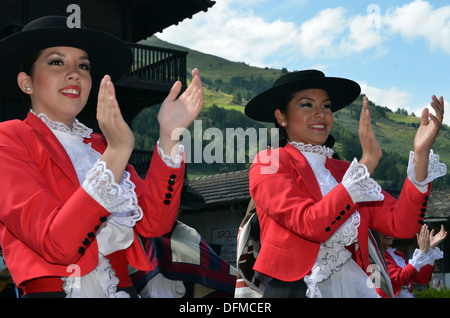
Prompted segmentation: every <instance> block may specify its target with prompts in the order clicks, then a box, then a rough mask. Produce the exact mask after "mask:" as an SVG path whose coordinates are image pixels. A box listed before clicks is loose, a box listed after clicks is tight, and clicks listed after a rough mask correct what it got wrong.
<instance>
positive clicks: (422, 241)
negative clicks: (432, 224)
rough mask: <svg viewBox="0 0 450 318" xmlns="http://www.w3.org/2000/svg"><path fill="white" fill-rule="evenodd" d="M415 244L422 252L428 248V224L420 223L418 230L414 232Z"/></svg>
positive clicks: (425, 251)
mask: <svg viewBox="0 0 450 318" xmlns="http://www.w3.org/2000/svg"><path fill="white" fill-rule="evenodd" d="M416 237H417V244H418V245H419V249H420V250H421V251H422V253H424V254H426V253H427V252H428V250H429V249H430V232H429V231H428V225H426V224H424V225H422V228H421V229H420V232H419V233H418V234H416Z"/></svg>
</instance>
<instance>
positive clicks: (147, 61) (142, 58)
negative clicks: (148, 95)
mask: <svg viewBox="0 0 450 318" xmlns="http://www.w3.org/2000/svg"><path fill="white" fill-rule="evenodd" d="M128 45H129V46H130V47H131V49H132V51H133V54H134V62H133V65H132V66H131V70H130V72H129V73H128V74H126V75H125V76H124V77H123V78H122V79H121V80H120V81H119V82H118V85H120V86H124V87H132V88H137V89H144V90H152V91H154V90H156V91H163V92H165V93H167V92H168V89H169V90H170V88H171V87H172V85H173V83H175V82H176V81H181V83H183V86H186V55H187V52H184V51H177V50H171V49H165V48H160V47H155V46H148V45H142V44H137V43H128Z"/></svg>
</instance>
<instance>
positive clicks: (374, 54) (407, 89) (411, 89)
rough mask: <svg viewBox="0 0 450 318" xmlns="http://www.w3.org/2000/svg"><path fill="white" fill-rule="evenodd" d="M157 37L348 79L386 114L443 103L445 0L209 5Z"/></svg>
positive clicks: (448, 95) (449, 16) (449, 37)
mask: <svg viewBox="0 0 450 318" xmlns="http://www.w3.org/2000/svg"><path fill="white" fill-rule="evenodd" d="M156 35H157V36H158V37H159V38H160V39H162V40H164V41H167V42H170V43H173V44H177V45H182V46H185V47H188V48H190V49H194V50H198V51H201V52H203V53H208V54H213V55H216V56H219V57H222V58H225V59H228V60H230V61H235V62H245V63H246V64H249V65H252V66H257V67H268V68H277V69H281V68H286V69H288V70H290V71H296V70H303V69H318V70H321V71H323V72H324V73H325V74H326V75H327V76H335V77H344V78H349V79H352V80H354V81H356V82H358V83H359V84H360V85H361V89H362V93H363V94H365V95H367V97H368V98H369V99H370V100H372V101H373V102H374V103H375V104H377V105H380V106H387V107H389V108H390V109H392V110H393V111H395V110H397V109H398V108H402V109H405V110H407V111H408V113H409V114H411V113H412V112H413V113H414V114H415V115H416V116H420V114H421V112H422V109H423V108H424V107H427V106H428V105H429V104H430V101H431V96H432V95H436V96H438V97H439V96H443V97H444V100H449V101H450V80H449V70H450V3H449V2H448V1H447V0H396V1H392V0H390V1H385V0H370V1H366V0H340V1H336V0H216V3H215V5H214V6H213V7H212V8H210V9H209V10H208V11H207V12H200V13H197V14H195V15H194V16H193V17H192V18H191V19H186V20H184V21H182V22H180V23H179V24H178V25H175V26H172V27H169V28H167V29H165V30H164V31H163V32H162V33H158V34H156ZM200 73H201V70H200ZM449 108H450V103H448V106H447V112H446V113H445V115H444V123H445V124H447V125H450V109H449Z"/></svg>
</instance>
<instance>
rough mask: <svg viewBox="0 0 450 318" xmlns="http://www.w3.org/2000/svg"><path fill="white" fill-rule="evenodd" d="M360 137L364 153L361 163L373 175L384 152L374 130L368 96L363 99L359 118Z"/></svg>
mask: <svg viewBox="0 0 450 318" xmlns="http://www.w3.org/2000/svg"><path fill="white" fill-rule="evenodd" d="M358 135H359V141H360V143H361V148H362V152H363V153H362V157H361V160H360V161H359V162H360V163H362V164H364V165H365V166H366V167H367V169H368V171H369V173H370V174H372V173H373V172H374V170H375V168H376V167H377V165H378V162H379V161H380V158H381V155H382V151H381V147H380V144H379V143H378V140H377V137H376V136H375V133H374V131H373V129H372V122H371V119H370V110H369V100H368V98H367V96H364V98H363V107H362V109H361V116H360V118H359V129H358Z"/></svg>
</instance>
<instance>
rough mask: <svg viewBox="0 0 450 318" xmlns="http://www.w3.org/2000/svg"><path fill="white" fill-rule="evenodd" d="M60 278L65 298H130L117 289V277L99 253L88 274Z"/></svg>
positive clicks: (106, 260)
mask: <svg viewBox="0 0 450 318" xmlns="http://www.w3.org/2000/svg"><path fill="white" fill-rule="evenodd" d="M75 266H76V265H75ZM61 279H62V280H63V281H64V283H63V290H64V292H65V293H66V297H67V298H130V295H129V294H128V293H127V292H125V291H117V286H118V285H119V279H118V278H117V276H116V273H115V271H114V269H113V268H112V266H111V264H110V263H109V261H108V259H107V258H106V257H104V256H103V255H102V254H99V257H98V265H97V267H96V268H95V269H94V270H93V271H91V272H90V273H89V274H87V275H85V276H81V277H80V276H79V275H72V276H69V277H61Z"/></svg>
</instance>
